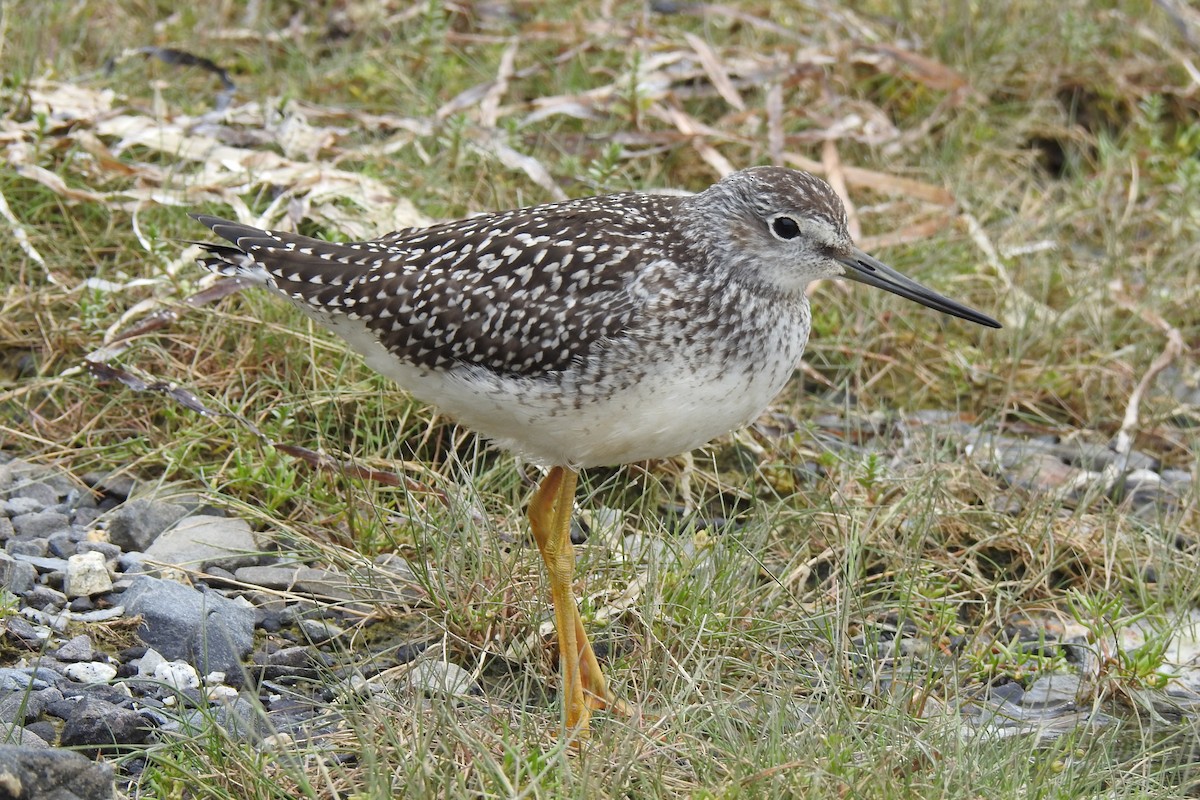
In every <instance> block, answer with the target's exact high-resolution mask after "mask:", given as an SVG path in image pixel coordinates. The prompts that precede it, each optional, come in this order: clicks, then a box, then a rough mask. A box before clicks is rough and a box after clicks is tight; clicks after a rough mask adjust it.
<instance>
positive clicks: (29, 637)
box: [4, 608, 54, 650]
mask: <svg viewBox="0 0 1200 800" xmlns="http://www.w3.org/2000/svg"><path fill="white" fill-rule="evenodd" d="M22 610H23V611H32V610H33V609H28V608H26V609H22ZM4 633H5V636H7V637H8V638H10V639H16V640H17V643H19V644H21V645H23V646H25V647H27V648H29V649H30V650H40V649H41V648H42V645H44V644H45V643H46V642H47V641H49V640H50V637H51V636H53V635H54V631H52V630H50V629H49V628H47V627H46V626H45V625H35V624H33V623H31V622H29V621H28V620H26V619H24V618H22V617H9V618H8V619H6V620H5V621H4Z"/></svg>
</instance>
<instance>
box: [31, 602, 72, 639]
mask: <svg viewBox="0 0 1200 800" xmlns="http://www.w3.org/2000/svg"><path fill="white" fill-rule="evenodd" d="M19 613H20V614H21V616H22V617H25V619H27V620H29V621H30V622H36V623H37V624H38V625H44V626H46V627H47V628H50V629H52V630H54V631H56V632H58V633H62V632H63V631H65V630H66V629H67V623H68V622H69V621H70V620H69V619H68V618H67V615H66V613H65V612H61V611H59V612H53V613H51V612H47V611H38V610H37V609H36V608H29V607H26V608H22V609H21V611H20V612H19Z"/></svg>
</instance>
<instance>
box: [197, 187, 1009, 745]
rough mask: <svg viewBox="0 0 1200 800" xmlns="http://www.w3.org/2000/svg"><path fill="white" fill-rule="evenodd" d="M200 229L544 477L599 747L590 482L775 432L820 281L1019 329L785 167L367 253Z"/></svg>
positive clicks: (570, 685)
mask: <svg viewBox="0 0 1200 800" xmlns="http://www.w3.org/2000/svg"><path fill="white" fill-rule="evenodd" d="M191 216H192V217H193V218H194V219H195V220H197V221H198V222H200V223H201V224H203V225H205V226H207V227H208V228H209V229H210V230H211V231H212V232H213V233H214V234H216V235H217V236H219V237H220V238H221V239H224V240H225V242H227V243H219V244H213V243H198V244H200V245H201V247H202V248H203V251H202V254H201V255H200V256H199V258H198V261H199V263H200V264H201V265H202V266H204V267H206V268H207V269H209V270H211V271H213V272H216V273H219V274H223V275H229V276H236V277H238V278H241V279H244V280H246V281H250V282H253V283H257V284H261V285H263V286H265V287H267V288H268V289H270V290H272V291H273V292H275V293H276V294H280V295H282V296H283V297H285V298H287V299H288V300H290V301H291V302H292V303H294V304H295V305H296V306H298V307H299V308H300V309H301V310H303V311H304V312H305V313H306V314H307V315H309V316H310V317H312V318H313V319H315V320H316V321H317V322H319V323H321V324H323V325H325V326H327V327H328V328H330V329H332V330H333V331H334V332H335V333H337V334H338V335H340V336H341V337H342V338H344V339H345V340H346V342H347V343H348V344H349V345H350V346H351V347H352V348H353V349H354V350H356V351H358V352H359V353H361V354H362V355H363V356H364V358H365V360H366V363H367V364H368V365H369V366H371V367H372V368H373V369H375V370H376V371H378V372H380V373H382V374H383V375H384V376H386V377H388V378H390V379H392V380H394V381H395V382H396V383H397V384H399V385H400V386H401V387H403V388H404V389H406V390H407V391H408V392H409V393H410V394H412V395H413V396H414V397H416V398H417V399H419V400H421V401H423V402H426V403H429V404H431V405H433V406H434V407H436V408H437V409H439V410H440V411H441V412H442V413H444V414H446V415H449V416H450V417H452V418H453V419H455V420H456V421H457V422H458V423H459V424H460V425H462V426H465V427H466V428H468V429H470V430H472V431H474V432H475V433H477V434H479V435H481V436H483V437H485V438H486V439H489V440H491V441H492V442H493V443H494V444H496V445H498V446H499V447H501V448H504V449H506V450H510V451H512V452H513V453H515V454H516V455H517V456H519V457H522V458H524V459H527V460H529V461H532V462H534V463H536V464H538V465H540V466H542V467H544V468H546V472H545V475H544V477H543V478H542V479H541V481H540V483H539V485H538V487H537V489H536V490H535V491H534V493H533V495H532V498H531V499H530V501H529V504H528V510H527V514H528V519H529V525H530V529H531V531H532V534H533V538H534V540H535V541H536V543H537V546H538V549H539V551H540V554H541V557H542V561H543V563H544V565H545V569H546V573H547V576H548V582H549V588H550V599H551V603H552V605H553V609H554V617H555V629H556V633H557V639H558V649H559V680H560V689H559V695H560V698H561V711H560V724H561V725H562V726H563V727H564V729H565V730H566V731H567V732H568V734H569V735H571V736H575V737H579V738H580V739H582V738H586V737H587V735H588V731H589V722H590V718H591V716H592V714H593V712H595V711H598V710H603V709H610V710H615V711H629V708H630V706H629V705H628V704H627V703H625V702H624V701H623V700H622V699H620V698H618V697H617V695H616V693H615V692H614V691H613V690H612V688H611V687H610V685H609V683H608V681H607V679H606V678H605V675H604V673H603V671H602V670H601V667H600V665H599V663H598V661H597V658H596V654H595V652H594V650H593V648H592V645H591V643H590V642H589V640H588V636H587V633H586V631H585V630H584V625H583V621H582V619H581V618H580V615H579V610H578V607H577V605H576V601H575V596H574V589H573V581H574V570H575V553H574V546H573V544H572V542H571V535H570V529H571V517H572V513H573V511H574V501H575V488H576V482H577V478H578V474H579V470H581V469H585V468H588V467H601V466H615V465H621V464H628V463H633V462H639V461H646V460H650V459H661V458H670V457H674V456H677V455H680V454H683V453H687V452H689V451H691V450H693V449H695V448H697V447H700V446H702V445H704V444H706V443H707V442H709V441H711V440H712V439H715V438H717V437H719V436H721V435H724V434H726V433H728V432H730V431H732V430H735V429H737V428H739V427H741V426H744V425H746V424H748V423H749V422H751V421H753V420H754V419H756V418H757V417H758V416H759V415H760V414H761V413H762V412H763V411H764V410H765V409H766V408H767V406H768V405H769V404H770V403H771V401H772V400H773V399H774V398H775V397H776V396H777V395H778V394H779V393H780V391H781V390H782V389H783V388H784V386H785V384H786V383H787V382H788V380H789V379H790V378H791V376H792V374H793V372H794V370H795V368H796V367H797V365H798V363H799V361H800V358H801V354H802V353H803V352H804V347H805V344H806V343H807V341H808V336H809V331H810V328H811V324H812V319H811V310H810V305H809V299H808V297H807V294H806V292H805V289H806V288H807V287H808V285H809V284H810V283H812V282H813V281H816V280H820V279H825V278H846V279H849V280H852V281H857V282H859V283H864V284H867V285H868V286H874V287H877V288H880V289H883V290H885V291H888V292H891V293H894V294H896V295H899V296H901V297H904V298H907V299H909V300H912V301H915V302H917V303H919V304H921V305H923V306H926V307H928V308H930V309H934V310H937V311H941V312H943V313H945V314H949V315H952V316H955V317H959V318H961V319H963V320H967V321H969V322H972V323H976V324H978V325H983V326H987V327H990V328H999V327H1001V326H1000V323H999V322H997V321H996V320H995V319H993V318H991V317H989V316H987V315H985V314H982V313H980V312H979V311H976V310H974V309H972V308H970V307H968V306H965V305H963V304H961V303H959V302H957V301H954V300H951V299H949V298H947V297H944V296H942V295H940V294H938V293H937V292H935V291H933V290H932V289H929V288H927V287H925V286H923V285H922V284H920V283H918V282H916V281H914V280H912V279H910V278H908V277H906V276H904V275H903V274H901V273H899V272H897V271H896V270H894V269H892V268H891V267H889V266H887V265H886V264H884V263H883V262H881V261H879V260H877V259H876V258H874V257H872V256H870V255H868V254H867V253H865V252H863V251H862V250H860V249H858V248H857V247H856V246H855V244H854V242H853V240H852V238H851V236H850V234H849V232H848V227H847V219H846V211H845V207H844V205H843V203H842V201H841V200H840V198H839V197H838V195H837V194H836V193H835V192H834V190H833V189H832V188H831V187H830V186H829V184H827V183H826V182H825V181H823V180H821V179H820V178H818V177H816V176H814V175H812V174H809V173H807V172H802V171H798V170H793V169H788V168H784V167H778V166H758V167H750V168H746V169H743V170H740V171H737V172H733V173H731V174H729V175H727V176H726V177H724V178H722V179H721V180H720V181H718V182H717V183H714V184H712V185H711V186H710V187H708V188H707V189H704V190H703V191H700V192H698V193H695V194H691V195H667V194H654V193H640V192H623V193H617V194H608V195H598V196H594V197H584V198H579V199H574V200H567V201H564V202H556V203H550V204H545V205H537V206H532V207H526V208H519V209H515V210H511V211H501V212H494V213H485V214H481V215H478V216H472V217H468V218H465V219H460V220H455V221H450V222H442V223H440V224H435V225H432V226H430V227H423V228H406V229H403V230H398V231H395V232H393V233H389V234H387V235H384V236H382V237H380V238H378V239H374V240H369V241H357V242H347V243H335V242H329V241H323V240H318V239H314V238H309V237H306V236H301V235H298V234H295V233H287V232H284V231H271V230H261V229H258V228H255V227H251V226H249V225H244V224H241V223H238V222H232V221H229V220H225V219H220V218H218V217H214V216H209V215H206V214H192V215H191Z"/></svg>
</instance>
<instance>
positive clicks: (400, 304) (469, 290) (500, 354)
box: [195, 194, 678, 375]
mask: <svg viewBox="0 0 1200 800" xmlns="http://www.w3.org/2000/svg"><path fill="white" fill-rule="evenodd" d="M677 202H678V201H677V199H675V198H668V197H658V196H651V195H636V194H635V195H610V196H606V197H597V198H587V199H584V200H576V201H569V202H566V203H556V204H553V205H547V206H538V207H535V208H528V209H520V210H517V211H511V212H505V213H501V214H489V215H485V216H480V217H474V218H470V219H466V220H460V221H457V222H450V223H444V224H441V225H435V226H433V227H430V228H421V229H406V230H402V231H397V232H395V233H392V234H389V235H387V236H385V237H383V238H381V239H377V240H373V241H365V242H351V243H344V244H339V243H331V242H323V241H320V240H317V239H311V238H308V237H304V236H299V235H297V234H290V233H281V232H276V231H264V230H259V229H257V228H253V227H250V226H247V225H241V224H239V223H235V222H229V221H227V220H222V219H219V218H217V217H210V216H205V215H195V218H196V219H197V220H198V221H200V222H201V223H203V224H205V225H207V226H208V227H209V228H211V229H212V231H213V232H214V233H216V234H217V235H218V236H221V237H222V238H224V239H227V240H228V241H229V242H231V243H232V246H229V245H205V248H206V251H207V252H206V255H205V256H203V257H202V258H201V260H200V261H201V263H202V264H203V265H204V266H206V267H208V268H209V269H211V270H214V271H216V272H220V273H223V274H231V275H240V276H243V277H246V278H249V279H251V280H256V281H258V282H261V283H264V284H266V285H268V286H270V287H271V288H274V289H276V290H277V291H279V292H280V293H282V294H284V295H285V296H287V297H288V298H289V299H291V300H292V301H294V302H296V303H297V304H298V305H301V306H303V307H305V308H306V310H308V311H310V312H313V313H316V314H317V315H318V316H320V315H343V316H344V317H346V318H348V319H352V320H358V321H359V322H361V324H363V325H364V326H366V328H367V329H369V330H370V332H371V333H372V334H373V335H374V336H375V337H376V338H377V339H378V340H379V342H380V343H381V344H382V345H383V346H384V347H386V348H387V349H388V351H390V352H391V353H392V354H394V355H396V356H397V357H398V358H400V359H402V360H404V361H406V362H407V363H410V364H413V365H415V366H419V367H424V368H431V369H444V368H448V367H450V366H452V365H456V364H475V365H480V366H483V367H486V368H487V369H489V370H492V371H495V372H497V373H503V374H510V375H537V374H543V373H546V372H552V371H556V370H562V369H564V368H566V367H568V366H570V365H571V363H572V362H573V361H575V360H577V359H580V358H582V357H584V356H585V355H586V354H587V353H588V352H589V350H590V349H591V348H592V347H594V346H595V345H596V343H598V342H600V341H603V340H605V339H606V338H611V337H618V336H620V335H621V334H622V333H623V332H624V331H625V330H626V329H627V327H628V326H629V325H630V324H631V322H632V321H633V320H634V319H635V317H636V315H637V312H638V300H637V297H636V293H635V292H631V291H630V288H631V283H632V282H633V281H634V280H635V278H636V276H637V267H638V266H639V265H641V264H644V263H646V262H647V260H656V259H660V258H666V257H669V251H670V250H671V248H672V246H673V242H672V240H671V237H670V236H664V235H663V234H662V231H663V230H669V224H668V223H669V217H670V214H671V213H672V210H673V208H674V205H675V203H677ZM650 231H658V233H657V234H652V233H650Z"/></svg>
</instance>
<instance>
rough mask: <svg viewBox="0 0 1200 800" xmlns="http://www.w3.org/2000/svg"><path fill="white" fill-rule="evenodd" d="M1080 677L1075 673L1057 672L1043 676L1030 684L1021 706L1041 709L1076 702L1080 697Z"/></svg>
mask: <svg viewBox="0 0 1200 800" xmlns="http://www.w3.org/2000/svg"><path fill="white" fill-rule="evenodd" d="M1079 686H1080V677H1079V675H1077V674H1075V673H1064V672H1055V673H1051V674H1049V675H1043V676H1042V677H1040V678H1038V679H1037V680H1035V681H1034V682H1033V683H1032V684H1030V686H1029V688H1028V689H1026V690H1025V696H1024V697H1023V698H1022V699H1021V705H1023V706H1025V707H1027V708H1029V707H1034V708H1041V707H1045V706H1049V705H1058V704H1062V703H1071V704H1073V703H1074V702H1075V698H1076V697H1077V696H1078V695H1079Z"/></svg>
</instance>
